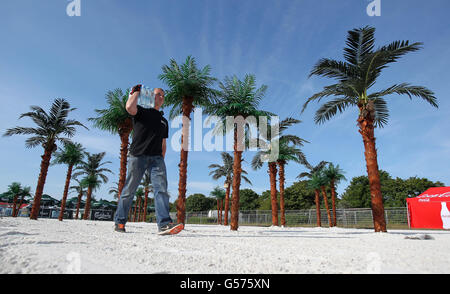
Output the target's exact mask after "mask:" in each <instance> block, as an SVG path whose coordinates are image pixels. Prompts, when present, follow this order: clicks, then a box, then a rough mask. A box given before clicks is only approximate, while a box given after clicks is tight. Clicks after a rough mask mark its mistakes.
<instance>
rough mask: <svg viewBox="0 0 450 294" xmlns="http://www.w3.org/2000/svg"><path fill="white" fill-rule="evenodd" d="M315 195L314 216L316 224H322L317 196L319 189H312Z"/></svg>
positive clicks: (319, 225)
mask: <svg viewBox="0 0 450 294" xmlns="http://www.w3.org/2000/svg"><path fill="white" fill-rule="evenodd" d="M314 193H315V195H316V218H317V226H318V227H321V226H322V221H321V220H320V198H319V190H317V189H316V190H314Z"/></svg>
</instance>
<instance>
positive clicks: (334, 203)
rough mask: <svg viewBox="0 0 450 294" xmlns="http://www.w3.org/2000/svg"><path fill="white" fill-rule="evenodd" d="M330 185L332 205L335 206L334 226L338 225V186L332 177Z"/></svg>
mask: <svg viewBox="0 0 450 294" xmlns="http://www.w3.org/2000/svg"><path fill="white" fill-rule="evenodd" d="M330 187H331V205H332V206H333V226H336V188H335V186H334V179H331V181H330Z"/></svg>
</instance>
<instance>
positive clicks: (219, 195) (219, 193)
mask: <svg viewBox="0 0 450 294" xmlns="http://www.w3.org/2000/svg"><path fill="white" fill-rule="evenodd" d="M210 195H211V196H212V197H214V198H216V200H217V223H218V224H221V223H222V206H223V200H224V199H225V190H224V189H222V188H220V187H218V186H217V187H215V188H214V190H212V191H211V193H210Z"/></svg>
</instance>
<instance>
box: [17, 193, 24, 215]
mask: <svg viewBox="0 0 450 294" xmlns="http://www.w3.org/2000/svg"><path fill="white" fill-rule="evenodd" d="M24 197H25V196H24V195H22V197H21V198H20V203H19V208H18V209H17V211H16V216H18V215H19V210H20V207H22V204H23V198H24Z"/></svg>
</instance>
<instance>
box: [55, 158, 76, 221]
mask: <svg viewBox="0 0 450 294" xmlns="http://www.w3.org/2000/svg"><path fill="white" fill-rule="evenodd" d="M72 168H73V165H69V168H68V169H67V176H66V184H65V185H64V194H63V198H62V201H61V210H60V212H59V217H58V220H59V221H62V220H63V217H64V209H65V208H66V201H67V193H68V192H69V185H70V178H72Z"/></svg>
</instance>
